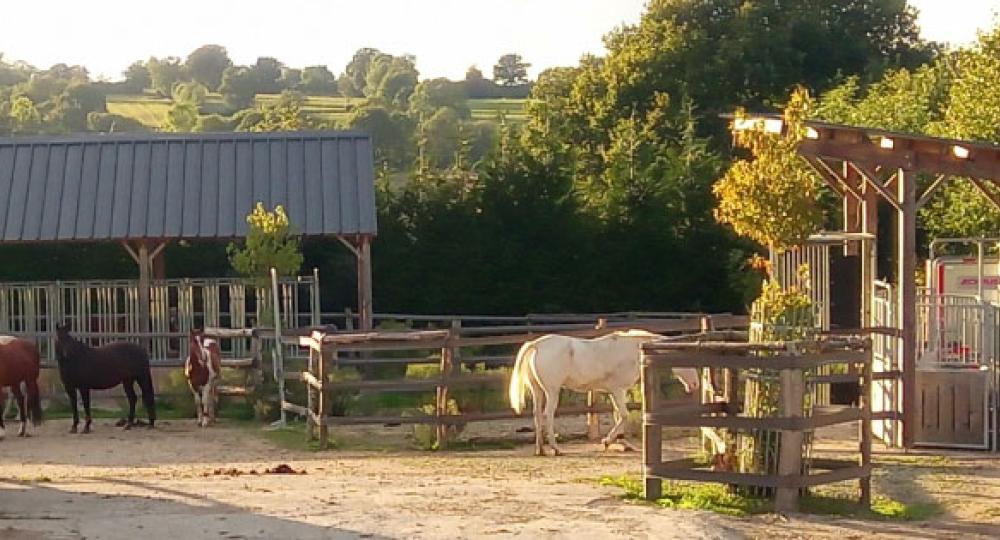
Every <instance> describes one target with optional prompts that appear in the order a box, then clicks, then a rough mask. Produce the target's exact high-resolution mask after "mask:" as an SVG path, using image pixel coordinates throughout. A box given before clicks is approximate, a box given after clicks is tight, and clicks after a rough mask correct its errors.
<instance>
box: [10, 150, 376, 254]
mask: <svg viewBox="0 0 1000 540" xmlns="http://www.w3.org/2000/svg"><path fill="white" fill-rule="evenodd" d="M372 156H373V154H372V146H371V139H370V138H369V137H368V136H366V135H362V134H359V133H352V132H316V133H212V134H144V135H138V136H137V135H133V134H125V135H85V136H70V137H30V138H7V139H0V238H2V239H3V240H4V241H12V242H18V241H39V240H41V241H46V240H129V239H141V238H194V237H233V236H241V235H243V234H246V230H247V225H246V215H247V213H248V212H250V211H251V210H252V208H253V206H254V205H255V204H256V203H257V202H262V203H264V205H265V206H267V207H268V208H272V207H274V206H275V205H278V204H281V205H283V206H284V207H285V209H286V211H287V212H288V216H289V219H290V220H291V221H292V224H293V225H294V226H295V228H296V230H298V231H299V232H301V233H303V234H308V235H337V234H356V233H363V234H375V232H376V222H375V196H374V193H375V192H374V167H373V163H372V161H373V157H372Z"/></svg>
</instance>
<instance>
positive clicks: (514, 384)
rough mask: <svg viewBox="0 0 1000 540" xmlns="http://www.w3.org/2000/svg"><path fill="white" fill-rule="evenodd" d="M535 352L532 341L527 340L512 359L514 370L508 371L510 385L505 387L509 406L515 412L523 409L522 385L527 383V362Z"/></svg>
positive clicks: (531, 359)
mask: <svg viewBox="0 0 1000 540" xmlns="http://www.w3.org/2000/svg"><path fill="white" fill-rule="evenodd" d="M536 352H537V349H535V345H534V343H532V342H528V343H525V344H524V345H522V346H521V349H520V350H518V351H517V357H516V358H515V360H514V370H513V371H511V373H510V387H509V388H508V389H507V397H509V398H510V406H511V408H512V409H514V412H516V413H517V414H521V411H523V410H524V387H525V386H527V385H528V377H530V371H529V370H530V369H531V367H530V366H529V362H532V361H533V360H534V358H535V353H536Z"/></svg>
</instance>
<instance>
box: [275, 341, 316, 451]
mask: <svg viewBox="0 0 1000 540" xmlns="http://www.w3.org/2000/svg"><path fill="white" fill-rule="evenodd" d="M279 346H280V344H279ZM317 357H319V358H322V357H323V353H322V352H320V351H317V350H316V349H314V348H312V347H309V363H308V364H307V365H306V372H307V373H309V374H310V375H313V376H315V375H316V364H317V363H318V360H317ZM306 408H307V409H309V411H310V412H314V411H315V410H316V389H315V388H313V385H311V384H309V381H306ZM317 427H319V426H317V425H316V423H315V422H313V418H312V415H306V436H307V437H308V438H309V440H310V441H313V440H316V428H317Z"/></svg>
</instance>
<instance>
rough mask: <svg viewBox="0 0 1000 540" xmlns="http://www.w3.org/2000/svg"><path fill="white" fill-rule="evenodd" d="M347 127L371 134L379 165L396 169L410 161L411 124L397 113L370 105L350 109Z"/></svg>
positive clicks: (411, 148)
mask: <svg viewBox="0 0 1000 540" xmlns="http://www.w3.org/2000/svg"><path fill="white" fill-rule="evenodd" d="M346 124H347V127H349V128H351V129H357V130H359V131H364V132H366V133H368V134H369V135H371V137H372V143H373V144H374V145H375V158H376V160H377V161H379V163H383V164H386V165H388V166H390V167H393V168H396V169H399V168H402V167H405V166H407V165H409V164H410V163H412V161H413V132H414V125H413V121H412V120H411V119H410V118H409V117H407V116H406V115H404V114H402V113H399V112H391V111H389V110H388V109H386V108H385V107H382V106H376V105H369V106H365V107H359V108H357V109H355V110H353V111H352V112H351V114H350V116H349V117H348V118H347V123H346Z"/></svg>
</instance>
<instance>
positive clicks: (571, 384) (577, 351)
mask: <svg viewBox="0 0 1000 540" xmlns="http://www.w3.org/2000/svg"><path fill="white" fill-rule="evenodd" d="M662 337H663V336H660V335H657V334H653V333H651V332H646V331H644V330H622V331H617V332H614V333H611V334H608V335H605V336H602V337H599V338H594V339H582V338H574V337H568V336H560V335H547V336H542V337H540V338H538V339H535V340H532V341H529V342H527V343H525V344H524V345H522V346H521V349H520V350H519V351H518V353H517V358H516V360H515V361H514V371H513V372H512V373H511V378H510V388H509V393H508V397H509V398H510V406H511V407H512V408H513V409H514V411H515V412H517V413H518V414H520V413H521V411H522V410H524V405H525V393H524V387H526V386H527V387H528V388H530V389H531V397H532V399H531V401H532V404H533V406H534V415H535V454H536V455H539V456H542V455H545V450H544V447H543V446H544V443H543V438H542V427H543V423H542V422H543V417H544V419H545V425H546V426H547V427H548V436H549V446H551V447H552V450H553V452H554V453H555V455H557V456H558V455H560V451H559V447H558V446H556V435H555V425H554V424H555V414H556V408H557V407H558V406H559V390H560V389H561V388H569V389H570V390H576V391H578V392H588V391H591V390H594V391H601V392H607V393H608V394H609V395H610V396H611V402H612V403H613V404H614V409H615V413H614V416H615V425H614V427H612V428H611V431H609V432H608V435H607V437H605V438H604V439H602V442H603V443H604V447H605V449H606V448H607V447H608V445H610V444H611V443H612V442H614V441H615V440H616V439H617V437H618V434H619V433H622V432H624V430H625V422H626V420H627V418H628V408H627V405H628V398H627V392H628V390H629V389H630V388H632V387H633V386H635V384H636V383H637V382H638V381H639V356H640V350H639V347H640V346H641V345H642V344H643V343H648V342H650V341H654V340H656V339H660V338H662ZM673 375H674V377H676V378H677V379H678V380H679V381H680V382H681V384H683V385H684V391H685V392H686V393H688V394H690V393H691V392H694V391H695V390H697V389H698V370H697V369H695V368H677V369H674V370H673ZM543 398H544V405H543ZM543 407H544V409H543Z"/></svg>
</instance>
